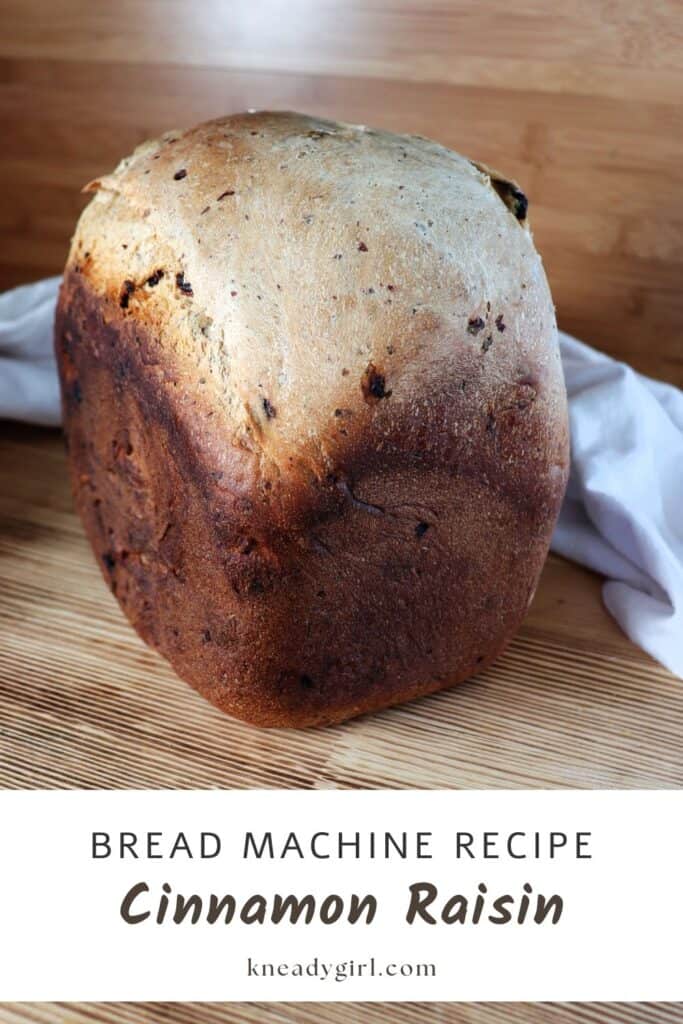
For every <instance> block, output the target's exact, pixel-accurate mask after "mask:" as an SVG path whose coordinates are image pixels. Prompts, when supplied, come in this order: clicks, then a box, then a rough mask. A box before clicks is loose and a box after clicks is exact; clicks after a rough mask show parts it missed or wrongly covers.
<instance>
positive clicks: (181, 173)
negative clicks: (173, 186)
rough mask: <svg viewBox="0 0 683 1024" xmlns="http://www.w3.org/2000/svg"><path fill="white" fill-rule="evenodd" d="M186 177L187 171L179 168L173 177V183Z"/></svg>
mask: <svg viewBox="0 0 683 1024" xmlns="http://www.w3.org/2000/svg"><path fill="white" fill-rule="evenodd" d="M186 177H187V171H186V170H185V168H184V167H181V168H180V170H179V171H176V172H175V174H174V175H173V180H174V181H182V179H183V178H186Z"/></svg>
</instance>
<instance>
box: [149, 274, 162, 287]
mask: <svg viewBox="0 0 683 1024" xmlns="http://www.w3.org/2000/svg"><path fill="white" fill-rule="evenodd" d="M163 276H164V272H163V270H155V271H154V273H153V274H150V276H149V277H148V278H147V282H146V283H147V285H148V286H149V287H150V288H156V286H157V285H158V284H159V281H161V279H162V277H163Z"/></svg>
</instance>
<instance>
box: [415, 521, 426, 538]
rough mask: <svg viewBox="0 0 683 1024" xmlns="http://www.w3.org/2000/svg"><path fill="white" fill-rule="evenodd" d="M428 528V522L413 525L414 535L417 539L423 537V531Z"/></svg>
mask: <svg viewBox="0 0 683 1024" xmlns="http://www.w3.org/2000/svg"><path fill="white" fill-rule="evenodd" d="M428 529H429V523H418V524H417V526H416V527H415V536H416V537H417V538H418V539H419V538H421V537H424V535H425V533H426V532H427V530H428Z"/></svg>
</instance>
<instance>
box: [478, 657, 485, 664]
mask: <svg viewBox="0 0 683 1024" xmlns="http://www.w3.org/2000/svg"><path fill="white" fill-rule="evenodd" d="M483 660H484V655H483V654H480V655H479V656H478V657H477V665H481V663H482V661H483Z"/></svg>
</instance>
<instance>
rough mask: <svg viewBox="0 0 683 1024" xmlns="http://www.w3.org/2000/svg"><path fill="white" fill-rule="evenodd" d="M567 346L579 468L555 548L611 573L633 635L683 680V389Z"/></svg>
mask: <svg viewBox="0 0 683 1024" xmlns="http://www.w3.org/2000/svg"><path fill="white" fill-rule="evenodd" d="M560 345H561V351H562V365H563V367H564V375H565V380H566V383H567V392H568V394H569V418H570V427H571V439H572V465H571V474H570V478H569V487H568V489H567V496H566V498H565V501H564V504H563V506H562V512H561V513H560V519H559V522H558V524H557V527H556V529H555V535H554V537H553V544H552V546H553V549H554V550H555V551H558V552H559V553H560V554H561V555H565V556H566V557H567V558H571V559H573V560H574V561H576V562H581V563H583V565H587V566H588V567H589V568H591V569H595V570H596V571H597V572H599V573H602V575H604V576H607V578H608V579H607V582H606V583H605V585H604V587H603V591H602V594H603V600H604V602H605V605H606V606H607V608H608V610H609V611H610V612H611V613H612V615H613V616H614V618H615V619H616V620H617V622H618V623H619V625H620V626H621V628H622V629H623V630H624V632H625V633H627V634H628V636H630V637H631V639H632V640H633V641H634V642H635V643H637V644H639V645H640V646H641V647H642V648H644V650H646V651H648V652H649V653H650V654H651V655H652V656H653V657H654V658H657V659H658V660H659V661H661V662H662V664H663V665H666V667H667V668H669V669H670V670H671V671H672V672H675V673H676V674H677V675H679V676H683V392H681V391H679V390H678V389H677V388H674V387H671V386H670V385H668V384H662V383H660V382H659V381H654V380H650V379H649V378H648V377H643V376H641V375H640V374H637V373H635V372H634V371H633V370H632V369H631V368H630V367H628V366H626V365H625V364H624V363H618V362H616V361H615V360H614V359H610V358H609V357H608V356H605V355H603V354H602V353H600V352H596V351H595V350H594V349H591V348H589V347H588V346H587V345H583V344H581V342H580V341H575V339H574V338H570V337H569V336H568V335H566V334H561V335H560Z"/></svg>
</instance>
